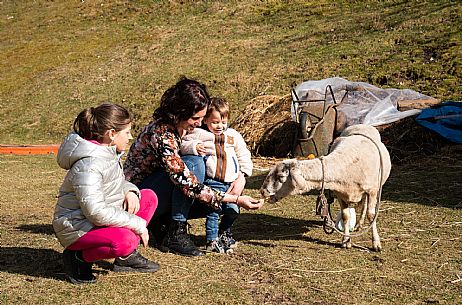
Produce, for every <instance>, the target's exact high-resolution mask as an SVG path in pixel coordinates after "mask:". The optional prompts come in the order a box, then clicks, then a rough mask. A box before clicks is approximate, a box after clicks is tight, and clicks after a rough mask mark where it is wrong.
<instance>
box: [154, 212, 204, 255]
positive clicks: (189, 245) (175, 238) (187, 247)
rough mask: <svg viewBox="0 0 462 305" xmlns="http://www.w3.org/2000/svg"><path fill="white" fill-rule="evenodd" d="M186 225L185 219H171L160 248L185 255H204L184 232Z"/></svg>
mask: <svg viewBox="0 0 462 305" xmlns="http://www.w3.org/2000/svg"><path fill="white" fill-rule="evenodd" d="M186 225H187V223H186V221H174V220H172V221H171V223H170V227H169V229H168V232H167V235H166V236H165V238H164V240H163V242H162V247H161V249H160V250H161V251H164V252H173V253H176V254H181V255H186V256H201V255H204V254H203V253H202V252H201V251H199V249H197V247H196V246H195V245H194V243H193V241H192V240H191V239H190V238H189V236H188V233H187V232H186Z"/></svg>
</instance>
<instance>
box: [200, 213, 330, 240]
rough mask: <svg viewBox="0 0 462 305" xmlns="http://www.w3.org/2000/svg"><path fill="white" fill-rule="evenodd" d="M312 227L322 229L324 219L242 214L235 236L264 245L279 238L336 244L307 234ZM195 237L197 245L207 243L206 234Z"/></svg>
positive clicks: (236, 225)
mask: <svg viewBox="0 0 462 305" xmlns="http://www.w3.org/2000/svg"><path fill="white" fill-rule="evenodd" d="M312 229H316V230H322V221H321V220H319V221H318V220H304V219H296V218H285V217H279V216H271V215H266V214H241V215H240V216H239V218H238V219H237V220H236V223H235V225H234V226H233V236H234V238H235V239H236V240H238V241H242V242H246V243H249V244H255V245H260V246H264V247H273V246H274V245H273V244H272V242H273V241H279V240H303V241H306V242H309V243H316V244H328V245H334V246H336V244H333V243H328V242H325V241H323V240H318V239H315V238H312V237H309V236H305V233H307V232H309V231H311V230H312ZM193 239H194V242H195V243H196V245H198V246H204V245H205V236H204V235H196V236H193ZM260 241H261V242H260Z"/></svg>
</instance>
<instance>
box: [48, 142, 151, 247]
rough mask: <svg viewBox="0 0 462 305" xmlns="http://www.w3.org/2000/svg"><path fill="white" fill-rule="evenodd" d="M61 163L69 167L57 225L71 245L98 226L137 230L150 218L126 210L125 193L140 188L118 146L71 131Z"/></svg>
mask: <svg viewBox="0 0 462 305" xmlns="http://www.w3.org/2000/svg"><path fill="white" fill-rule="evenodd" d="M57 161H58V164H59V166H60V167H62V168H64V169H66V170H68V172H67V174H66V177H65V178H64V181H63V184H62V185H61V188H60V189H59V195H58V202H57V204H56V208H55V212H54V216H53V228H54V230H55V233H56V236H57V237H58V240H59V242H60V243H61V244H62V245H63V246H64V247H68V246H69V245H71V244H72V243H74V242H75V241H76V240H77V239H79V238H80V237H81V236H83V235H84V234H85V233H87V232H88V231H90V230H91V229H92V228H94V227H95V226H108V227H127V228H129V229H132V230H133V231H134V232H135V233H136V234H141V233H143V231H144V230H146V221H145V220H144V219H143V218H141V217H138V216H136V215H134V214H130V213H128V212H126V211H124V210H123V202H124V199H125V195H126V194H127V192H129V191H134V192H136V193H137V194H138V195H139V190H138V188H137V187H136V186H135V185H134V184H132V183H130V182H128V181H126V180H125V177H124V174H123V170H122V165H121V164H120V155H118V154H117V152H116V148H115V146H103V145H98V144H95V143H92V142H89V141H87V140H84V139H83V138H81V137H80V136H79V135H78V134H76V133H70V134H69V135H68V136H67V137H66V138H65V139H64V141H63V143H62V144H61V146H60V148H59V150H58V156H57Z"/></svg>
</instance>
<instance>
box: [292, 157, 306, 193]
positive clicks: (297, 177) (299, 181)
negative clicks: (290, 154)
mask: <svg viewBox="0 0 462 305" xmlns="http://www.w3.org/2000/svg"><path fill="white" fill-rule="evenodd" d="M299 166H300V165H299V164H298V162H293V163H292V164H291V166H290V170H289V171H290V177H291V179H292V181H293V183H294V187H295V189H298V190H303V189H304V188H305V185H306V181H305V179H304V178H303V176H302V172H301V170H300V167H299Z"/></svg>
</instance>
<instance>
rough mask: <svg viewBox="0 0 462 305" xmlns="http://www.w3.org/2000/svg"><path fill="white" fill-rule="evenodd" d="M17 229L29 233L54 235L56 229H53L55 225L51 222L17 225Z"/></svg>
mask: <svg viewBox="0 0 462 305" xmlns="http://www.w3.org/2000/svg"><path fill="white" fill-rule="evenodd" d="M17 229H19V230H21V231H24V232H29V233H35V234H47V235H54V234H55V231H54V230H53V226H52V225H50V224H47V225H44V224H32V225H27V224H26V225H20V226H18V227H17Z"/></svg>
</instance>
